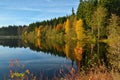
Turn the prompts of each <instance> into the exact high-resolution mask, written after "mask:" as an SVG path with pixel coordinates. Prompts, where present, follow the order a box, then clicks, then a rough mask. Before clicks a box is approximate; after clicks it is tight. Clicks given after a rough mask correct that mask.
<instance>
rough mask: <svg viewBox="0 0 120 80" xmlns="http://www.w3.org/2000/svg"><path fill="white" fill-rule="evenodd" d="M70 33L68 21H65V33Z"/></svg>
mask: <svg viewBox="0 0 120 80" xmlns="http://www.w3.org/2000/svg"><path fill="white" fill-rule="evenodd" d="M69 32H70V20H69V19H67V21H66V24H65V33H66V34H68V33H69Z"/></svg>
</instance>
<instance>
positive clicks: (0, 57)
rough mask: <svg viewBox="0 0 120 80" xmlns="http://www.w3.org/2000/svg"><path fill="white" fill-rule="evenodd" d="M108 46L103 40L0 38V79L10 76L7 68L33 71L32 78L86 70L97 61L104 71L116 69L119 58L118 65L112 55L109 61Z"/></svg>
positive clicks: (42, 78)
mask: <svg viewBox="0 0 120 80" xmlns="http://www.w3.org/2000/svg"><path fill="white" fill-rule="evenodd" d="M108 50H109V47H108V45H107V44H106V43H96V44H93V43H90V42H86V43H85V42H72V43H71V42H68V43H67V42H66V43H65V42H64V43H53V42H50V41H49V42H44V41H40V39H38V40H36V41H34V42H27V41H22V40H20V39H0V80H8V79H10V80H11V71H12V73H14V72H19V73H25V74H26V73H27V72H29V74H26V75H27V76H28V79H29V78H30V76H31V75H33V76H36V80H46V79H48V80H52V79H53V78H54V77H58V78H61V77H64V76H65V74H69V73H70V71H71V69H72V68H74V69H75V72H76V73H77V72H78V73H81V72H82V71H85V72H87V71H89V70H93V69H95V67H97V66H101V65H104V67H105V69H106V70H107V71H110V70H112V69H114V70H116V71H117V72H119V71H120V65H119V58H118V60H117V61H118V62H117V63H118V65H117V64H116V63H114V58H113V59H112V61H113V62H112V64H111V57H112V56H113V55H112V54H110V53H109V51H108ZM118 56H119V55H118ZM113 57H114V56H113ZM115 59H117V57H116V58H115ZM115 62H116V61H115ZM26 71H27V72H26ZM13 80H15V79H13Z"/></svg>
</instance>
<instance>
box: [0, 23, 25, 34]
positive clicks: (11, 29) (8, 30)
mask: <svg viewBox="0 0 120 80" xmlns="http://www.w3.org/2000/svg"><path fill="white" fill-rule="evenodd" d="M25 27H27V26H26V25H24V26H21V25H20V26H16V25H13V26H12V25H9V26H8V27H5V26H4V27H1V28H0V36H21V35H22V33H23V31H24V28H25Z"/></svg>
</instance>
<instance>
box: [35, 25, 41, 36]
mask: <svg viewBox="0 0 120 80" xmlns="http://www.w3.org/2000/svg"><path fill="white" fill-rule="evenodd" d="M35 33H36V36H37V37H40V36H41V29H40V27H36V28H35Z"/></svg>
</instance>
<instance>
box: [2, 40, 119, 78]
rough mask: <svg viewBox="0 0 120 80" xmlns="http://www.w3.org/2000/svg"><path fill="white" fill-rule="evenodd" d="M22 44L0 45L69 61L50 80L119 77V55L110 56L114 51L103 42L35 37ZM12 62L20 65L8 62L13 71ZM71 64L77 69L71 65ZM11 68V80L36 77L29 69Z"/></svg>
mask: <svg viewBox="0 0 120 80" xmlns="http://www.w3.org/2000/svg"><path fill="white" fill-rule="evenodd" d="M24 41H25V42H23V43H22V41H21V40H17V39H16V40H11V39H9V40H0V45H3V46H9V47H29V48H30V49H31V50H33V51H38V52H39V51H42V52H44V53H45V54H51V55H54V56H56V55H57V56H60V57H64V58H66V59H70V60H71V66H67V64H65V65H63V67H62V68H61V69H60V70H59V71H56V72H54V73H52V74H53V76H52V78H51V79H54V80H55V79H57V80H59V79H61V78H63V80H64V79H66V80H74V79H75V78H76V80H98V79H100V80H117V78H120V76H119V74H120V68H119V67H120V64H119V52H118V53H115V54H113V50H114V51H115V50H116V49H115V47H113V46H108V45H107V44H106V43H96V44H95V43H90V42H83V41H61V42H57V41H53V40H48V41H47V39H46V40H41V39H38V38H36V39H35V40H33V41H31V42H30V41H27V40H24ZM117 48H119V47H117ZM111 50H112V51H111ZM112 56H113V57H112ZM111 61H112V62H114V63H112V62H111ZM14 62H16V65H17V67H19V66H21V64H20V63H19V60H18V59H17V60H15V61H14V60H11V61H10V67H14V68H15V65H14V64H13V63H14ZM74 63H75V64H76V67H77V68H76V67H74V66H73V65H74ZM22 67H24V65H22ZM12 69H13V68H12ZM12 69H10V78H12V77H15V76H18V77H20V76H22V77H26V76H29V77H30V76H32V77H33V76H35V75H34V74H31V72H30V71H29V70H28V69H26V70H21V71H23V72H21V73H19V72H16V71H17V70H15V69H13V70H12ZM14 70H15V71H14ZM28 74H29V75H28ZM38 77H39V78H43V79H45V78H44V77H46V76H45V75H44V72H40V75H39V76H36V78H35V79H36V80H37V79H38ZM15 78H16V77H15ZM47 78H48V80H49V77H46V79H47ZM35 79H34V80H35ZM18 80H19V79H18ZM22 80H24V79H22ZM26 80H27V79H26Z"/></svg>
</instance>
